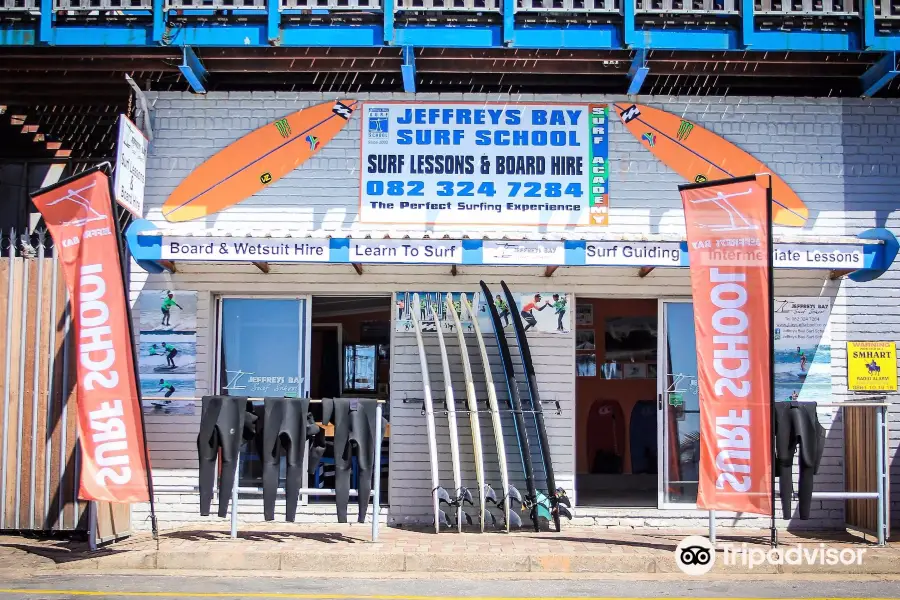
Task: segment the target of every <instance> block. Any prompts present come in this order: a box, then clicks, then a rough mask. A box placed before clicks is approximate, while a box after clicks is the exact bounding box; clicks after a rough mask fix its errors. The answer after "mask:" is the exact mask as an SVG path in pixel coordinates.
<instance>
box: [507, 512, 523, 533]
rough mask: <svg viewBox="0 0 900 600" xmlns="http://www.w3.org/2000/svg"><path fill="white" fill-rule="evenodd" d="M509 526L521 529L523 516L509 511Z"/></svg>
mask: <svg viewBox="0 0 900 600" xmlns="http://www.w3.org/2000/svg"><path fill="white" fill-rule="evenodd" d="M509 526H510V527H514V528H516V529H520V528H521V527H522V518H521V517H520V516H519V514H518V513H516V512H513V511H510V512H509Z"/></svg>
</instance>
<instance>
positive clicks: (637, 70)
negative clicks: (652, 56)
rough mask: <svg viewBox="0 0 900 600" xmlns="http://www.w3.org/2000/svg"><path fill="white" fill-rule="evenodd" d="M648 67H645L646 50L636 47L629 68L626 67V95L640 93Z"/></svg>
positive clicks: (648, 70)
mask: <svg viewBox="0 0 900 600" xmlns="http://www.w3.org/2000/svg"><path fill="white" fill-rule="evenodd" d="M649 72H650V69H649V68H648V67H647V51H646V50H645V49H644V48H637V49H636V50H635V52H634V60H632V61H631V68H629V69H628V95H629V96H637V95H638V94H640V93H641V86H642V85H644V80H645V79H647V73H649Z"/></svg>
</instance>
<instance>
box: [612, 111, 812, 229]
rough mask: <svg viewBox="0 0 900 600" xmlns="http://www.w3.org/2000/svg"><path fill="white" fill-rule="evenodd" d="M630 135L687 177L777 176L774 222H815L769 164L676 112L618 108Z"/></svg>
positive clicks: (796, 224)
mask: <svg viewBox="0 0 900 600" xmlns="http://www.w3.org/2000/svg"><path fill="white" fill-rule="evenodd" d="M614 106H615V110H616V112H617V113H618V115H619V118H620V119H622V122H623V123H624V124H625V127H627V128H628V131H630V132H631V134H632V135H633V136H634V137H636V138H637V139H638V140H640V141H641V145H643V146H644V148H646V149H648V150H650V152H652V153H653V155H654V156H655V157H656V158H658V159H659V160H660V161H662V163H663V164H665V165H666V166H667V167H669V168H670V169H672V170H673V171H675V172H676V173H678V174H679V175H681V176H682V177H684V178H685V179H687V180H689V181H692V182H695V183H701V182H703V181H713V180H715V179H727V178H730V177H742V176H745V175H756V174H758V173H770V174H771V175H772V221H773V222H774V223H775V224H777V225H786V226H790V227H802V226H803V224H804V223H805V222H806V219H808V218H809V210H808V209H807V208H806V205H805V204H804V203H803V200H801V199H800V197H799V196H798V195H797V194H796V193H795V192H794V190H792V189H791V188H790V187H789V186H788V184H787V183H785V182H784V180H783V179H781V178H780V177H778V176H777V175H775V174H774V173H772V170H771V169H769V168H768V167H767V166H766V165H764V164H763V163H761V162H760V161H759V160H757V159H755V158H753V156H751V155H750V154H747V153H746V152H744V151H743V150H741V149H740V148H738V147H737V146H735V145H734V144H732V143H731V142H729V141H728V140H726V139H724V138H723V137H721V136H718V135H716V134H715V133H713V132H711V131H709V130H708V129H704V128H703V127H701V126H700V125H697V124H696V123H693V122H691V121H688V120H686V119H682V118H681V117H678V116H676V115H673V114H672V113H667V112H665V111H663V110H659V109H656V108H651V107H649V106H645V105H643V104H622V103H617V104H615V105H614Z"/></svg>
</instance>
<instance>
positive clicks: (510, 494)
mask: <svg viewBox="0 0 900 600" xmlns="http://www.w3.org/2000/svg"><path fill="white" fill-rule="evenodd" d="M506 497H507V498H508V499H509V500H515V501H516V502H518V503H519V504H523V502H522V494H520V493H519V490H517V489H516V488H515V486H512V485H511V486H509V490H508V491H507V492H506Z"/></svg>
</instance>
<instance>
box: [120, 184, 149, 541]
mask: <svg viewBox="0 0 900 600" xmlns="http://www.w3.org/2000/svg"><path fill="white" fill-rule="evenodd" d="M109 203H110V210H111V213H110V214H112V217H113V221H114V222H115V226H116V243H117V244H118V246H119V270H120V271H121V273H122V290H123V293H124V294H125V308H126V310H127V311H128V315H127V319H125V321H126V322H127V323H128V337H129V338H130V339H129V343H130V344H131V362H132V365H133V368H134V376H135V392H136V393H137V400H138V406H137V408H138V414H139V415H140V416H141V435H142V436H143V438H144V448H143V450H144V463H145V464H146V466H147V469H146V470H147V495H148V496H149V497H150V530H151V532H152V533H153V539H154V540H156V542H157V544H159V527H158V525H157V521H156V502H155V498H154V496H153V470H152V469H151V468H150V449H149V447H148V445H147V424H146V423H145V420H144V399H143V397H142V393H141V383H140V371H139V370H138V359H137V351H136V349H135V347H134V343H135V337H134V320H133V318H132V317H133V315H132V310H131V298H130V297H129V290H130V289H131V280H130V278H129V277H128V269H127V266H126V265H127V262H126V261H127V259H126V254H127V252H128V248H127V246H126V244H125V237H124V235H123V233H122V223H121V221H120V215H121V211H122V210H124V209H122V208H121V207H119V206H118V203H117V202H116V200H115V190H114V189H113V179H112V176H111V174H110V177H109ZM157 549H158V548H157Z"/></svg>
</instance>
